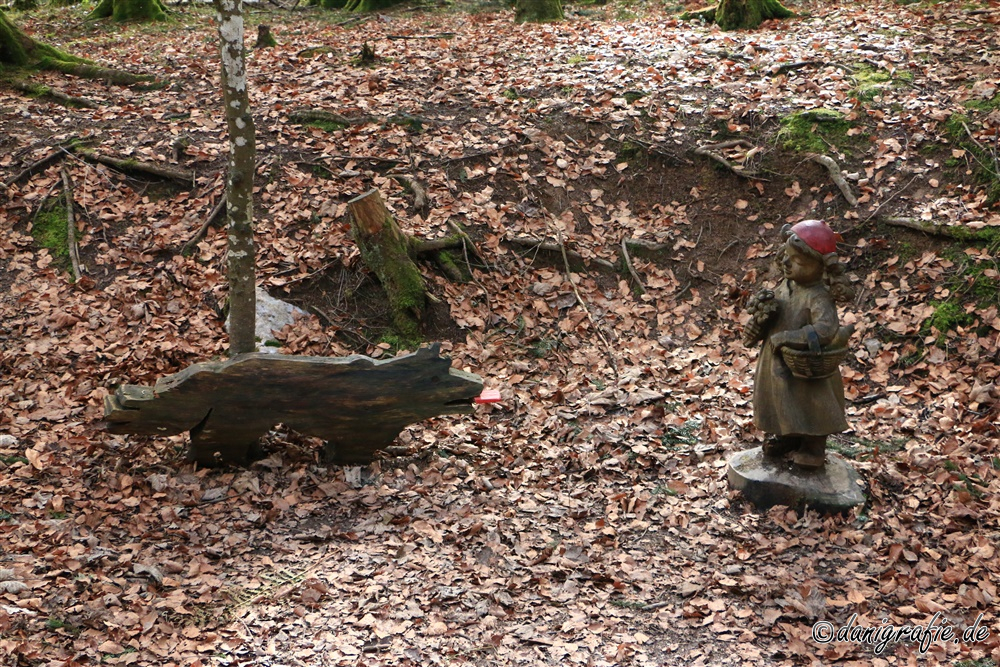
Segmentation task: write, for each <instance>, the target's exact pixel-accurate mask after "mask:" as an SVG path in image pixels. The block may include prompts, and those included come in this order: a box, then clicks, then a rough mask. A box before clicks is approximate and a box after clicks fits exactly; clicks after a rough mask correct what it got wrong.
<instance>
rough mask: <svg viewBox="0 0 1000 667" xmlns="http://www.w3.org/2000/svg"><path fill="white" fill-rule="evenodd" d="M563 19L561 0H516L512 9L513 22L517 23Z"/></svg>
mask: <svg viewBox="0 0 1000 667" xmlns="http://www.w3.org/2000/svg"><path fill="white" fill-rule="evenodd" d="M564 18H565V15H564V14H563V8H562V2H561V0H517V4H516V5H515V7H514V20H515V21H517V22H518V23H524V22H525V21H530V22H532V23H542V22H545V21H561V20H563V19H564Z"/></svg>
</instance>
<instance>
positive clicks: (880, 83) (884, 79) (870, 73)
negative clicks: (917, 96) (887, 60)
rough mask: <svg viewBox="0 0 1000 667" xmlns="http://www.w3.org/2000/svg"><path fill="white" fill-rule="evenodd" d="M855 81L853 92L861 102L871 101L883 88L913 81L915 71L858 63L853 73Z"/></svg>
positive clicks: (852, 77) (852, 76)
mask: <svg viewBox="0 0 1000 667" xmlns="http://www.w3.org/2000/svg"><path fill="white" fill-rule="evenodd" d="M851 79H852V80H853V81H854V88H853V89H852V90H851V94H852V95H853V96H854V97H855V98H857V100H858V101H859V102H871V101H872V100H873V99H875V97H877V96H878V95H879V93H881V92H882V91H883V90H885V89H887V88H892V87H899V86H902V85H906V84H908V83H911V82H912V81H913V72H909V71H898V70H897V71H896V72H889V71H888V70H884V69H879V68H877V67H872V66H871V65H864V64H862V65H858V66H857V68H856V69H855V70H854V74H852V75H851Z"/></svg>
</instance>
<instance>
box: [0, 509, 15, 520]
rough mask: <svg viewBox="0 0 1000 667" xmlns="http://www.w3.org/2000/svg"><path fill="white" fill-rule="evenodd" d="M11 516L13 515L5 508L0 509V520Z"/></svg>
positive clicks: (11, 517)
mask: <svg viewBox="0 0 1000 667" xmlns="http://www.w3.org/2000/svg"><path fill="white" fill-rule="evenodd" d="M13 518H14V515H13V514H11V513H10V512H8V511H7V510H0V521H7V520H9V519H13Z"/></svg>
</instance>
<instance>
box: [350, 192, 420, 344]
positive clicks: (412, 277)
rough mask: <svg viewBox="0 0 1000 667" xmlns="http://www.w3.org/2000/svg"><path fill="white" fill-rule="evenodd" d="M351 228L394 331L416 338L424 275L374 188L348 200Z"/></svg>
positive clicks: (412, 339) (405, 339)
mask: <svg viewBox="0 0 1000 667" xmlns="http://www.w3.org/2000/svg"><path fill="white" fill-rule="evenodd" d="M348 208H349V210H350V212H351V231H352V232H353V234H354V240H355V241H356V242H357V244H358V248H360V250H361V257H362V258H363V259H364V261H365V265H366V266H368V268H369V269H371V270H372V272H373V273H374V274H375V276H376V277H377V278H378V279H379V282H380V283H382V288H383V289H385V293H386V297H387V298H388V300H389V305H390V307H391V309H392V322H393V326H394V328H395V329H396V333H397V334H398V335H399V336H400V337H401V338H402V339H403V340H404V341H405V342H406V343H415V342H418V341H419V340H420V320H421V319H422V317H423V314H424V308H425V307H426V305H427V294H426V291H425V288H424V279H423V277H422V276H421V275H420V271H419V269H417V265H416V264H414V263H413V260H412V259H411V258H410V253H409V251H410V240H409V238H408V237H407V236H406V235H405V234H403V232H402V231H401V230H400V229H399V225H397V224H396V221H395V220H394V219H393V217H392V214H391V213H389V211H388V209H386V207H385V204H384V203H382V197H381V196H380V195H379V192H378V190H369V191H368V192H366V193H365V194H363V195H361V196H360V197H356V198H354V199H352V200H351V201H350V202H348Z"/></svg>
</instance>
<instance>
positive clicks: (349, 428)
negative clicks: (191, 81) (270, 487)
mask: <svg viewBox="0 0 1000 667" xmlns="http://www.w3.org/2000/svg"><path fill="white" fill-rule="evenodd" d="M481 391H482V380H481V379H480V378H479V377H478V376H476V375H473V374H471V373H465V372H463V371H459V370H456V369H453V368H451V364H450V361H449V360H448V359H447V358H444V357H441V356H439V355H438V346H437V345H434V346H432V347H430V348H423V349H421V350H419V351H418V352H416V353H414V354H409V355H406V356H403V357H397V358H395V359H388V360H385V361H375V360H373V359H371V358H369V357H365V356H361V355H353V356H350V357H338V358H328V357H294V356H286V355H278V354H261V353H250V354H242V355H238V356H236V357H233V358H232V359H230V360H229V361H225V362H216V363H202V364H194V365H193V366H190V367H189V368H187V369H185V370H183V371H181V372H180V373H177V374H175V375H170V376H167V377H164V378H161V379H160V380H158V381H157V383H156V386H155V387H152V388H149V387H140V386H136V385H124V386H122V387H120V388H119V389H118V391H117V392H116V393H115V394H114V395H113V396H108V397H107V398H106V399H105V406H104V407H105V417H104V422H105V425H106V428H107V429H108V430H109V431H110V432H112V433H132V434H137V435H176V434H178V433H183V432H184V431H190V432H191V447H190V450H189V458H191V459H193V460H195V461H198V462H200V463H203V464H219V463H245V462H246V461H247V460H248V459H250V458H252V454H253V452H254V450H255V448H256V444H257V441H258V440H259V439H260V438H261V436H263V435H264V434H265V433H267V431H268V430H270V429H271V428H273V427H274V426H275V425H276V424H279V423H281V424H285V425H286V426H288V427H289V428H292V429H294V430H296V431H298V432H299V433H302V434H304V435H311V436H316V437H319V438H322V439H324V440H326V441H327V443H328V444H327V448H326V458H327V460H329V461H330V462H332V463H337V464H345V465H346V464H362V463H368V462H370V461H371V460H372V457H373V456H374V453H375V451H377V450H379V449H382V448H384V447H386V446H388V445H390V444H391V443H392V441H393V440H395V438H396V436H397V435H399V432H400V431H401V430H403V428H404V427H405V426H407V425H408V424H412V423H414V422H418V421H422V420H424V419H428V418H430V417H436V416H438V415H443V414H461V413H470V412H472V409H473V404H472V400H473V399H474V398H475V397H476V396H478V395H479V393H480V392H481Z"/></svg>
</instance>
